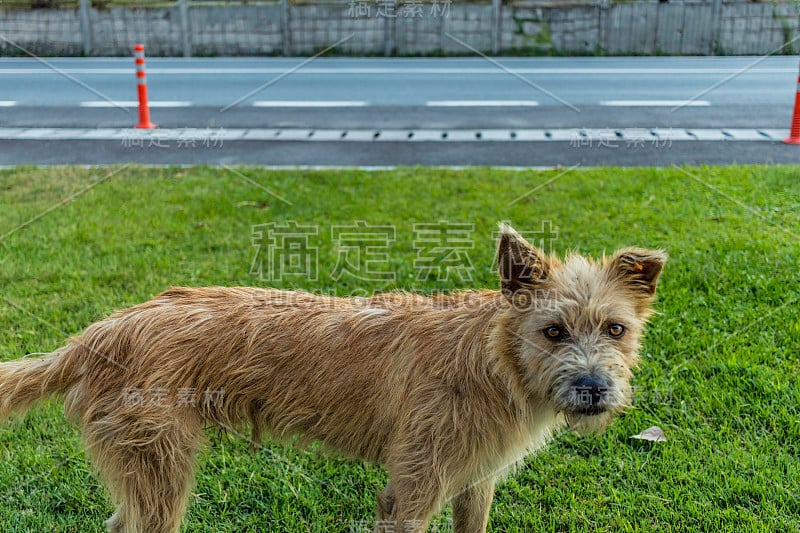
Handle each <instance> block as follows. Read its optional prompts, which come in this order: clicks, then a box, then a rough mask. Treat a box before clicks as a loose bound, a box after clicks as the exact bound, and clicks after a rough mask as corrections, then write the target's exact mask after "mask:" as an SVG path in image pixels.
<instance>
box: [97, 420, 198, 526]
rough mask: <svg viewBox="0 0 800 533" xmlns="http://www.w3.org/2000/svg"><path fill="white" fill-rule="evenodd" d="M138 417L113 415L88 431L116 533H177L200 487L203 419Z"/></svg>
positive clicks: (110, 520) (109, 524)
mask: <svg viewBox="0 0 800 533" xmlns="http://www.w3.org/2000/svg"><path fill="white" fill-rule="evenodd" d="M154 414H155V413H154V412H153V410H152V409H148V412H146V413H141V414H138V415H137V416H135V417H122V416H120V415H119V413H114V414H111V415H108V416H106V417H104V418H102V419H99V420H97V421H95V422H92V423H91V424H89V425H87V426H86V427H85V433H84V434H85V439H86V441H87V448H88V449H89V450H90V452H91V455H92V459H93V462H94V464H95V466H96V468H97V470H98V472H99V474H100V476H101V477H102V478H103V479H104V480H105V482H106V483H107V485H108V487H109V490H110V492H111V498H112V500H113V501H114V503H115V504H116V505H118V507H117V511H116V513H114V515H113V516H112V517H111V518H110V519H109V520H108V521H107V522H106V526H107V528H108V531H109V532H110V533H177V532H178V530H179V528H180V524H181V520H182V518H183V515H184V512H185V510H186V500H187V498H188V495H189V491H190V490H191V487H192V484H193V481H194V467H195V454H196V451H197V449H198V447H199V445H200V441H201V436H202V427H201V423H200V419H199V417H195V416H186V415H185V413H184V415H183V416H179V415H177V414H176V413H170V412H167V409H165V408H162V410H161V412H160V413H159V414H158V415H157V416H153V415H154Z"/></svg>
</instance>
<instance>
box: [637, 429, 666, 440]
mask: <svg viewBox="0 0 800 533" xmlns="http://www.w3.org/2000/svg"><path fill="white" fill-rule="evenodd" d="M631 438H632V439H639V440H649V441H650V442H667V436H666V435H664V431H663V430H662V429H661V428H660V427H658V426H653V427H649V428H647V429H645V430H644V431H642V432H641V433H639V434H638V435H633V436H631Z"/></svg>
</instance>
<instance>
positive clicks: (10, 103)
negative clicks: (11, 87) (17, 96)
mask: <svg viewBox="0 0 800 533" xmlns="http://www.w3.org/2000/svg"><path fill="white" fill-rule="evenodd" d="M15 105H17V102H16V101H15V100H0V107H14V106H15Z"/></svg>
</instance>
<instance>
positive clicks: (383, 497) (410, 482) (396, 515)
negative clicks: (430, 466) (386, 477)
mask: <svg viewBox="0 0 800 533" xmlns="http://www.w3.org/2000/svg"><path fill="white" fill-rule="evenodd" d="M441 500H442V491H441V489H440V486H439V484H438V483H436V482H435V480H434V479H431V478H429V477H428V476H426V475H418V476H409V477H405V478H404V479H403V478H401V479H400V480H397V481H395V480H392V481H390V482H389V484H388V485H386V488H385V489H384V490H383V491H381V492H379V493H378V512H377V522H376V523H375V533H388V532H392V533H395V532H396V533H424V532H425V531H427V530H428V522H429V521H430V519H431V516H432V515H433V514H434V513H435V512H436V511H437V510H438V508H439V507H440V505H441Z"/></svg>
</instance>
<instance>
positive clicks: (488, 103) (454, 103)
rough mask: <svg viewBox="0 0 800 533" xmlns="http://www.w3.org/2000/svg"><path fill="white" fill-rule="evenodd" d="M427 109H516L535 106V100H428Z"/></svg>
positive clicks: (536, 103) (537, 103)
mask: <svg viewBox="0 0 800 533" xmlns="http://www.w3.org/2000/svg"><path fill="white" fill-rule="evenodd" d="M425 105H426V106H428V107H501V106H508V107H517V106H537V105H539V102H537V101H536V100H428V101H427V102H425Z"/></svg>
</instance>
